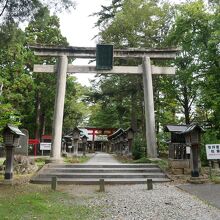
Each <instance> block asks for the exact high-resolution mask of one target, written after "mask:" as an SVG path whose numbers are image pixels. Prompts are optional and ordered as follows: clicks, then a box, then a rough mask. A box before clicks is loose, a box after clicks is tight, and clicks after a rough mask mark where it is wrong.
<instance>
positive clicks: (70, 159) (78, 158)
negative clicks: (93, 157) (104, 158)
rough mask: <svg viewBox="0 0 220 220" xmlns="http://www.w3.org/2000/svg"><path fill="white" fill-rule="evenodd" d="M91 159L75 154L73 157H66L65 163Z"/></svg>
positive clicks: (82, 161) (83, 161)
mask: <svg viewBox="0 0 220 220" xmlns="http://www.w3.org/2000/svg"><path fill="white" fill-rule="evenodd" d="M89 159H90V157H88V156H78V157H77V156H73V157H65V158H64V162H65V163H85V162H87V161H88V160H89Z"/></svg>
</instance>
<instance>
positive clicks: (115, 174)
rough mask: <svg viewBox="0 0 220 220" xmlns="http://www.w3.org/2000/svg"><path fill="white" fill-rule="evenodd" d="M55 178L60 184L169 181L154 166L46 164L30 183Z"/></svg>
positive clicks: (39, 182)
mask: <svg viewBox="0 0 220 220" xmlns="http://www.w3.org/2000/svg"><path fill="white" fill-rule="evenodd" d="M54 176H56V177H57V181H58V183H62V184H98V183H99V180H100V179H104V181H105V184H143V183H146V181H147V179H152V181H153V182H154V183H163V182H169V181H170V179H169V178H168V177H167V175H166V174H164V173H163V172H162V170H161V169H160V168H159V167H158V166H157V165H156V164H46V165H45V166H44V167H43V168H42V169H41V170H40V171H39V172H38V173H37V175H35V176H34V177H32V179H31V182H32V183H38V184H45V183H50V182H51V179H52V177H54Z"/></svg>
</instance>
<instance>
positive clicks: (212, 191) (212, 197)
mask: <svg viewBox="0 0 220 220" xmlns="http://www.w3.org/2000/svg"><path fill="white" fill-rule="evenodd" d="M178 187H179V188H180V189H182V190H184V191H186V192H188V193H190V194H193V195H195V196H197V197H198V198H200V199H201V200H205V201H207V202H208V203H209V204H211V205H213V206H215V207H216V208H219V209H220V185H219V184H187V185H180V186H178Z"/></svg>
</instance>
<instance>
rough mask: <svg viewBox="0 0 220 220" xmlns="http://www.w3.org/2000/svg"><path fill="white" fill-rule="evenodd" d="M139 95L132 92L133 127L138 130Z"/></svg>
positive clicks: (135, 130)
mask: <svg viewBox="0 0 220 220" xmlns="http://www.w3.org/2000/svg"><path fill="white" fill-rule="evenodd" d="M136 113H137V95H136V93H135V94H131V128H132V129H133V131H134V132H135V133H136V132H137V114H136Z"/></svg>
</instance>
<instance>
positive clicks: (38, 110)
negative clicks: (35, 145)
mask: <svg viewBox="0 0 220 220" xmlns="http://www.w3.org/2000/svg"><path fill="white" fill-rule="evenodd" d="M36 99H37V102H36V127H35V135H34V136H35V139H40V127H41V120H40V119H41V94H40V92H39V91H37V95H36Z"/></svg>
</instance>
